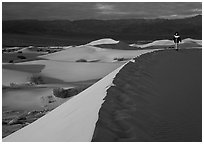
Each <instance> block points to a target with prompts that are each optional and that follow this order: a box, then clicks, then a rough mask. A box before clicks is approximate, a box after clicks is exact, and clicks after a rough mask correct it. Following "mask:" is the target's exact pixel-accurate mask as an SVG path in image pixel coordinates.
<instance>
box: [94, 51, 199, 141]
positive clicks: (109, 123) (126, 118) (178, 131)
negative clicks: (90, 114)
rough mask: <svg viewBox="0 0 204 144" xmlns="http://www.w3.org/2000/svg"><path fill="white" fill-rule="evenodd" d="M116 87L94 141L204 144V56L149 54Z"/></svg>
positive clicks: (102, 111) (123, 72) (195, 53)
mask: <svg viewBox="0 0 204 144" xmlns="http://www.w3.org/2000/svg"><path fill="white" fill-rule="evenodd" d="M113 83H114V84H115V86H114V87H111V88H110V89H108V91H107V92H108V93H107V96H106V97H105V102H104V103H103V105H102V107H101V109H100V112H99V119H98V121H97V124H96V128H95V132H94V136H93V140H92V141H95V142H97V141H104V142H113V141H114V142H117V141H118V142H144V141H149V142H160V141H164V142H177V141H181V142H184V141H188V142H193V141H194V142H198V141H202V52H201V50H199V49H191V50H190V49H186V50H185V49H184V50H180V51H179V52H176V51H175V50H165V51H158V52H153V53H151V54H145V55H143V56H141V57H140V58H138V59H136V62H135V63H129V64H127V65H126V66H125V67H124V68H123V69H122V70H121V71H120V73H119V74H118V75H117V76H116V78H115V79H114V81H113Z"/></svg>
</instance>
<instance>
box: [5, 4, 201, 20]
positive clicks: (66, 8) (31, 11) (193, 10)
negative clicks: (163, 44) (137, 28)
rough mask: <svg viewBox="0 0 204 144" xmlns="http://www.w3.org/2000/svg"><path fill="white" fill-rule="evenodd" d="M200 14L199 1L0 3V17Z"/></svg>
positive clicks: (164, 16) (36, 17)
mask: <svg viewBox="0 0 204 144" xmlns="http://www.w3.org/2000/svg"><path fill="white" fill-rule="evenodd" d="M198 14H202V3H201V2H180V3H178V2H171V3H170V2H76V3H75V2H3V4H2V19H3V20H16V19H38V20H59V19H62V20H81V19H102V20H109V19H138V18H145V19H154V18H167V19H177V18H185V17H191V16H195V15H198Z"/></svg>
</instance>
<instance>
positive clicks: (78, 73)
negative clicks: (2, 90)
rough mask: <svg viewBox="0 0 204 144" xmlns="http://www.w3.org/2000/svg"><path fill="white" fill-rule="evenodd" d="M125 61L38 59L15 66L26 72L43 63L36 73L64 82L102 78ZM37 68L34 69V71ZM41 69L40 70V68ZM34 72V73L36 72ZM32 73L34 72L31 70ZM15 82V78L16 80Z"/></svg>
mask: <svg viewBox="0 0 204 144" xmlns="http://www.w3.org/2000/svg"><path fill="white" fill-rule="evenodd" d="M122 64H124V63H84V62H77V63H76V62H61V61H50V60H37V61H29V62H22V63H17V64H14V65H9V66H10V67H11V66H14V67H15V68H16V69H18V71H22V72H26V71H27V69H28V70H29V71H30V70H32V69H30V67H32V66H38V65H42V66H44V68H43V69H40V71H41V72H39V73H35V74H38V75H41V76H46V77H50V78H54V79H58V80H61V81H64V82H77V81H86V80H93V79H100V78H102V77H104V76H106V75H107V74H109V73H110V72H112V71H113V70H115V69H116V68H118V67H120V66H121V65H122ZM35 71H36V69H35V70H34V72H35ZM38 71H39V70H38ZM34 72H33V73H34ZM30 73H32V72H31V71H30ZM14 82H15V80H14Z"/></svg>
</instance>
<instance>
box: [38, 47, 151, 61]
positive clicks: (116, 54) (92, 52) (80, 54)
mask: <svg viewBox="0 0 204 144" xmlns="http://www.w3.org/2000/svg"><path fill="white" fill-rule="evenodd" d="M148 51H149V50H113V49H103V48H99V47H95V46H87V45H82V46H78V47H72V48H69V49H67V50H63V51H60V52H56V53H53V54H48V55H43V56H40V57H41V58H45V59H49V60H55V61H76V60H79V59H85V60H87V61H94V60H98V61H100V62H113V61H114V58H129V59H131V58H134V57H136V56H138V55H140V54H143V53H146V52H148Z"/></svg>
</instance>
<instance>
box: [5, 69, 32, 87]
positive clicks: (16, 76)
mask: <svg viewBox="0 0 204 144" xmlns="http://www.w3.org/2000/svg"><path fill="white" fill-rule="evenodd" d="M31 76H32V74H31V73H28V72H22V71H15V70H9V69H2V85H3V86H10V83H26V82H28V81H29V78H30V77H31Z"/></svg>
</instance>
